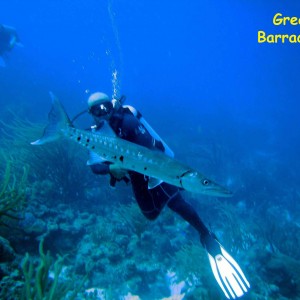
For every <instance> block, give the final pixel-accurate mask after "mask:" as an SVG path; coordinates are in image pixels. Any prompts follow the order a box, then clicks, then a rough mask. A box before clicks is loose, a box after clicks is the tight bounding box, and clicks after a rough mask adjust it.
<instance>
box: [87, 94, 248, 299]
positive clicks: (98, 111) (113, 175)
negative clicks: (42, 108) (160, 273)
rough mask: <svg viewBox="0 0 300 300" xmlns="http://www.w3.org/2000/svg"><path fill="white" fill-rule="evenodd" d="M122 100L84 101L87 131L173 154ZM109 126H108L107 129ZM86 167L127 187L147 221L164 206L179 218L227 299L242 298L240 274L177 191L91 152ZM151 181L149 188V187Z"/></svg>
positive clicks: (244, 284) (96, 96) (98, 96)
mask: <svg viewBox="0 0 300 300" xmlns="http://www.w3.org/2000/svg"><path fill="white" fill-rule="evenodd" d="M124 100H125V97H121V99H120V100H118V99H113V100H110V99H109V97H108V96H107V95H106V94H104V93H101V92H96V93H93V94H91V95H90V97H89V98H88V112H89V114H90V115H91V116H92V117H93V119H94V122H95V125H94V126H92V127H91V128H90V129H89V130H91V131H92V132H94V133H98V134H103V130H105V131H106V133H107V134H109V131H110V132H111V134H114V135H116V136H118V137H119V138H121V139H124V140H127V141H129V142H132V143H135V144H138V145H141V146H144V147H147V148H149V149H152V150H153V151H162V152H164V153H165V154H166V155H168V156H170V157H173V156H174V153H173V151H172V150H171V149H170V148H169V147H168V145H167V144H166V143H165V142H164V141H163V140H162V139H161V138H160V137H159V135H158V134H157V133H156V132H155V131H154V130H153V129H152V128H151V126H150V125H149V124H148V123H147V122H146V121H145V119H144V118H143V117H142V115H141V114H140V112H138V111H137V110H136V109H135V108H134V107H132V106H129V105H123V102H124ZM108 125H109V126H108ZM89 155H90V156H89V160H88V162H87V164H88V165H89V166H90V167H91V169H92V171H93V173H95V174H100V175H106V174H109V175H110V185H111V186H113V187H114V186H115V184H116V182H117V181H121V180H124V181H125V182H126V183H129V182H130V183H131V185H132V190H133V193H134V196H135V199H136V201H137V203H138V205H139V208H140V210H141V212H142V213H143V215H144V216H145V217H146V218H147V219H149V220H155V219H156V218H157V217H158V216H159V214H160V212H161V211H162V209H163V208H164V207H165V206H167V207H169V208H170V209H171V210H172V211H174V212H175V213H177V214H178V215H180V216H181V217H182V218H183V219H184V220H185V221H187V222H188V223H189V224H190V225H191V226H192V227H194V228H195V229H196V230H197V231H198V233H199V236H200V241H201V243H202V245H203V247H204V248H205V249H206V251H207V254H208V257H209V262H210V265H211V268H212V271H213V274H214V276H215V279H216V281H217V283H218V284H219V286H220V287H221V289H222V291H223V292H224V294H225V296H226V297H227V298H228V299H235V298H236V297H241V296H243V295H244V294H245V293H246V292H247V291H248V290H249V288H250V284H249V282H248V281H247V279H246V277H245V275H244V273H243V271H242V270H241V268H240V267H239V265H238V264H237V262H236V261H235V260H234V259H233V258H232V257H231V256H230V255H229V253H228V252H227V251H226V250H225V249H224V247H223V246H222V245H221V244H220V242H219V241H218V239H217V238H216V236H215V234H214V233H212V232H210V231H209V230H208V228H207V227H206V226H205V225H204V223H203V222H202V220H201V219H200V217H199V215H198V214H197V212H196V211H195V209H194V208H193V207H192V206H191V205H190V204H189V203H188V202H186V201H185V200H184V199H183V197H182V195H181V193H180V188H178V187H175V186H173V185H170V184H167V183H165V182H162V181H160V180H157V179H156V180H154V181H151V178H149V177H147V176H145V175H143V174H140V173H137V172H134V171H127V170H124V169H120V168H118V167H116V166H115V165H114V164H113V163H110V162H108V161H106V160H105V158H103V157H101V156H99V155H98V154H96V153H95V152H92V151H90V154H89ZM150 181H151V184H150Z"/></svg>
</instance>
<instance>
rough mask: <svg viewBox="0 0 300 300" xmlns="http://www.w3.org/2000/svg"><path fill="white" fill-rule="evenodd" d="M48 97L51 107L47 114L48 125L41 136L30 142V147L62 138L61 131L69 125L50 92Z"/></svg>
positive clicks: (67, 119) (65, 115) (59, 104)
mask: <svg viewBox="0 0 300 300" xmlns="http://www.w3.org/2000/svg"><path fill="white" fill-rule="evenodd" d="M50 96H51V98H52V107H51V110H50V112H49V114H48V121H49V123H48V125H47V126H46V128H45V129H44V133H43V136H42V137H41V138H40V139H38V140H37V141H35V142H32V143H31V145H43V144H46V143H49V142H53V141H56V140H58V139H59V138H61V137H62V136H63V134H62V130H63V129H65V128H66V127H67V126H70V124H71V121H70V119H69V117H68V116H67V114H66V112H65V110H64V108H63V106H62V104H61V103H60V102H59V100H58V99H57V98H56V97H55V96H54V95H53V94H52V93H51V92H50Z"/></svg>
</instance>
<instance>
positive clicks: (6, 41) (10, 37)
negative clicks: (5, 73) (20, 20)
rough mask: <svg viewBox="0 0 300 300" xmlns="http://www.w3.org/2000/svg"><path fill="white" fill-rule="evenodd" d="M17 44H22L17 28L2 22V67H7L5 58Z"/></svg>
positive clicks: (0, 29) (0, 57) (0, 56)
mask: <svg viewBox="0 0 300 300" xmlns="http://www.w3.org/2000/svg"><path fill="white" fill-rule="evenodd" d="M16 45H19V46H21V45H22V44H21V43H20V39H19V36H18V34H17V31H16V29H15V28H13V27H10V26H7V25H3V24H0V67H5V65H6V64H5V60H4V58H5V57H6V56H7V53H8V52H10V51H11V50H12V49H13V48H14V47H15V46H16Z"/></svg>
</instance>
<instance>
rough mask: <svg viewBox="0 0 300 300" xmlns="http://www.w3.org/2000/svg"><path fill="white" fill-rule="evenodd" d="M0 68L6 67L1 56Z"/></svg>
mask: <svg viewBox="0 0 300 300" xmlns="http://www.w3.org/2000/svg"><path fill="white" fill-rule="evenodd" d="M0 67H2V68H5V67H6V63H5V61H4V59H3V57H2V56H0Z"/></svg>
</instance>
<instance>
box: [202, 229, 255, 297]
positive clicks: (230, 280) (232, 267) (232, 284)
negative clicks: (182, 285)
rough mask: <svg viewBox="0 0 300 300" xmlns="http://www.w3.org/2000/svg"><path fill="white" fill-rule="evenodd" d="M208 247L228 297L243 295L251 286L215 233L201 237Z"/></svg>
mask: <svg viewBox="0 0 300 300" xmlns="http://www.w3.org/2000/svg"><path fill="white" fill-rule="evenodd" d="M201 242H202V245H203V247H204V248H205V249H206V251H207V254H208V258H209V263H210V266H211V268H212V271H213V274H214V276H215V278H216V280H217V282H218V284H219V286H220V287H221V289H222V291H223V292H224V294H225V296H226V297H227V298H228V299H235V298H237V297H242V296H243V295H244V294H245V293H247V291H248V290H249V288H250V284H249V282H248V280H247V279H246V277H245V275H244V273H243V271H242V270H241V268H240V266H239V265H238V264H237V262H236V261H235V260H234V259H233V258H232V257H231V256H230V255H229V254H228V252H227V251H226V250H225V249H224V248H223V247H222V245H221V244H220V243H219V242H218V241H217V238H216V236H215V235H214V234H213V233H208V234H206V235H205V236H203V237H201Z"/></svg>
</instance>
